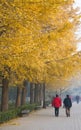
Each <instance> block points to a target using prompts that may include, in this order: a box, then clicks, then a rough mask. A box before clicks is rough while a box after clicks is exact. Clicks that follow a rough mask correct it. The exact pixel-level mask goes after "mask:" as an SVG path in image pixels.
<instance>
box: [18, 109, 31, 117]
mask: <svg viewBox="0 0 81 130" xmlns="http://www.w3.org/2000/svg"><path fill="white" fill-rule="evenodd" d="M29 113H30V110H22V111H21V113H20V114H19V116H21V117H23V116H27V115H28V114H29Z"/></svg>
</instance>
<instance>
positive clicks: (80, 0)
mask: <svg viewBox="0 0 81 130" xmlns="http://www.w3.org/2000/svg"><path fill="white" fill-rule="evenodd" d="M75 3H76V4H75V5H76V6H78V7H79V8H80V9H81V0H75ZM80 30H81V29H80ZM78 35H79V36H81V31H80V32H78ZM78 50H81V43H79V44H78Z"/></svg>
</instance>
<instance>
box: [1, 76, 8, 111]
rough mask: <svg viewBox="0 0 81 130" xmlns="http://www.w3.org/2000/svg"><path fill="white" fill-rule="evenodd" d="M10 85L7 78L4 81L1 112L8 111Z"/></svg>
mask: <svg viewBox="0 0 81 130" xmlns="http://www.w3.org/2000/svg"><path fill="white" fill-rule="evenodd" d="M8 84H9V81H8V79H7V78H4V79H3V80H2V99H1V111H6V110H8Z"/></svg>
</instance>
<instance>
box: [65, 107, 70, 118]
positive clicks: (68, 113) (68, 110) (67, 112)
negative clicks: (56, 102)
mask: <svg viewBox="0 0 81 130" xmlns="http://www.w3.org/2000/svg"><path fill="white" fill-rule="evenodd" d="M66 116H67V117H68V116H70V108H69V107H66Z"/></svg>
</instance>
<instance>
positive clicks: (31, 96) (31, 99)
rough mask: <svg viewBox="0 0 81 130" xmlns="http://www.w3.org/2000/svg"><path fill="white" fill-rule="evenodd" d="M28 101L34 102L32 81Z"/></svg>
mask: <svg viewBox="0 0 81 130" xmlns="http://www.w3.org/2000/svg"><path fill="white" fill-rule="evenodd" d="M30 103H31V104H32V103H34V83H30Z"/></svg>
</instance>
